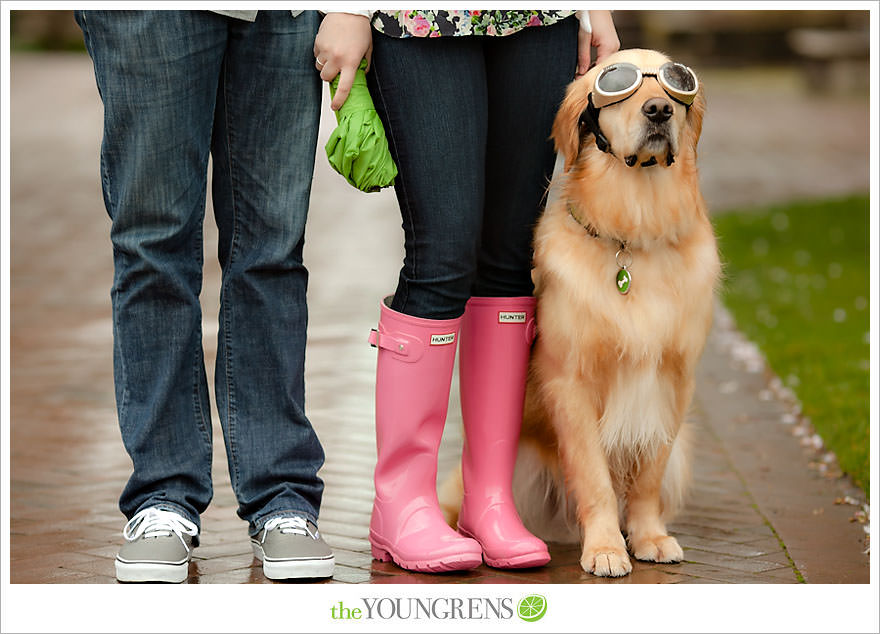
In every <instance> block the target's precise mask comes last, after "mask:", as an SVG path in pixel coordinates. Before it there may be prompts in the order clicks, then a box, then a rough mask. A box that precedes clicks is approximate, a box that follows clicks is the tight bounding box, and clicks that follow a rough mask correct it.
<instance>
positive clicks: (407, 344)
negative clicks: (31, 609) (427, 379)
mask: <svg viewBox="0 0 880 634" xmlns="http://www.w3.org/2000/svg"><path fill="white" fill-rule="evenodd" d="M369 341H370V345H371V346H373V347H374V348H380V349H382V350H387V351H389V352H392V353H394V355H395V357H397V358H399V359H400V360H401V361H408V362H410V363H412V362H414V361H418V360H419V359H420V358H421V357H422V353H423V352H424V346H423V345H422V343H421V342H420V341H419V340H418V339H413V338H409V337H407V336H406V335H404V334H402V333H396V334H389V333H387V332H379V331H378V330H376V329H375V328H373V329H372V330H371V331H370V337H369Z"/></svg>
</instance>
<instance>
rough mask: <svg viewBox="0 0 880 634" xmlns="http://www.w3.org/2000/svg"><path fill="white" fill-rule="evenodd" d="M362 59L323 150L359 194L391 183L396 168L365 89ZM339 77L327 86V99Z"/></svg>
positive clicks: (383, 132) (374, 109)
mask: <svg viewBox="0 0 880 634" xmlns="http://www.w3.org/2000/svg"><path fill="white" fill-rule="evenodd" d="M366 67H367V60H366V59H365V60H363V61H362V62H361V64H360V66H359V67H358V69H357V73H356V74H355V77H354V84H353V85H352V87H351V92H350V93H349V95H348V99H346V100H345V103H344V104H343V105H342V107H341V108H340V109H339V110H337V111H336V122H337V126H336V129H335V130H333V133H332V134H331V135H330V139H329V140H328V141H327V145H326V146H324V149H325V150H326V151H327V158H328V159H329V161H330V165H332V166H333V169H335V170H336V171H337V172H339V173H340V174H342V175H343V176H344V177H345V180H347V181H348V182H349V183H351V184H352V185H353V186H355V187H357V188H358V189H360V190H361V191H365V192H376V191H379V190H380V189H382V188H383V187H388V186H389V185H393V184H394V177H395V176H397V166H396V165H395V164H394V160H393V159H392V158H391V154H390V152H389V151H388V139H386V138H385V129H384V128H383V127H382V122H381V121H380V120H379V115H378V114H377V113H376V108H375V107H374V106H373V100H372V99H371V98H370V91H369V90H368V89H367V76H366V75H365V73H364V71H365V69H366ZM338 84H339V76H338V75H337V76H336V78H335V79H334V80H333V81H332V82H331V83H330V96H331V97H332V96H333V95H335V94H336V87H337V85H338Z"/></svg>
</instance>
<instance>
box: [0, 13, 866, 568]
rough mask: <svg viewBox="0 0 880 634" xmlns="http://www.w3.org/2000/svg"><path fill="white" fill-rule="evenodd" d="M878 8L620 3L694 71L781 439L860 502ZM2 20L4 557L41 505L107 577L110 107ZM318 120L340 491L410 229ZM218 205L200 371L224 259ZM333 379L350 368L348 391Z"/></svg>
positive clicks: (27, 25)
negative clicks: (656, 7)
mask: <svg viewBox="0 0 880 634" xmlns="http://www.w3.org/2000/svg"><path fill="white" fill-rule="evenodd" d="M872 19H873V20H876V14H874V15H872V14H871V13H869V11H868V10H847V11H834V10H813V11H777V10H773V11H757V10H740V11H626V10H618V11H615V13H614V20H615V23H616V25H617V28H618V32H619V35H620V40H621V43H622V46H623V47H625V48H634V47H644V48H656V49H660V50H662V51H664V52H666V53H667V54H669V55H670V56H671V57H672V58H673V59H676V60H678V61H681V62H683V63H686V64H687V65H689V66H691V67H692V68H694V70H695V71H696V72H697V74H698V75H699V76H700V78H701V81H702V83H703V86H704V88H705V91H706V94H707V99H708V111H707V116H706V119H705V123H704V128H703V136H702V139H701V141H700V177H701V184H702V187H703V191H704V194H705V197H706V199H707V202H708V204H709V207H710V210H711V213H712V220H713V223H714V224H715V227H716V233H717V235H718V238H719V244H720V248H721V253H722V258H723V260H724V262H725V280H724V283H723V287H722V289H721V302H722V303H723V306H724V307H725V310H727V311H729V312H730V314H731V315H732V316H733V318H734V319H735V322H736V326H737V327H738V328H739V329H740V330H741V331H742V332H743V333H744V334H745V335H746V336H747V337H748V338H749V339H750V340H752V341H753V342H755V343H756V344H757V345H758V347H759V348H760V350H761V352H762V353H763V355H764V356H766V358H767V361H768V365H769V368H770V374H768V377H767V383H768V385H770V386H771V387H773V389H774V390H775V391H776V393H777V394H779V395H783V396H785V397H786V398H789V399H791V400H792V401H794V402H796V403H797V405H796V408H795V410H794V411H795V418H796V421H795V420H792V421H791V422H797V425H793V426H792V429H795V428H797V429H799V430H801V431H800V432H799V433H798V434H795V435H796V436H799V438H796V439H795V440H793V442H802V443H804V444H808V443H812V444H813V445H814V446H815V447H814V448H815V449H817V450H821V453H818V454H817V458H816V459H815V460H813V461H811V463H810V468H813V469H817V470H821V471H822V473H823V474H825V475H827V477H833V478H845V479H847V480H848V481H851V482H853V483H855V484H856V485H857V486H858V487H860V489H861V491H862V492H864V497H865V499H867V498H868V496H869V495H870V482H869V481H870V477H869V402H868V401H869V373H870V364H869V351H870V347H869V329H870V328H869V312H870V311H869V306H870V299H871V295H870V288H869V273H870V272H869V262H868V257H869V237H868V236H869V235H870V233H869V210H870V209H874V210H875V213H876V203H874V202H872V201H871V200H870V198H869V190H870V186H871V183H870V174H872V173H874V172H872V171H871V166H870V133H871V130H870V121H871V119H870V117H871V104H870V103H869V88H870V74H869V52H870V44H871V43H870V37H869V26H870V22H871V20H872ZM10 29H11V49H12V50H11V57H10V59H11V62H10V115H11V127H10V130H11V135H10V136H11V138H10V154H11V155H10V159H11V160H10V167H11V189H10V211H11V235H10V244H11V289H10V318H11V335H10V337H11V341H10V353H11V377H10V393H11V459H12V465H11V467H12V468H11V497H12V526H13V537H14V539H13V553H12V557H13V559H15V558H16V556H18V557H24V556H27V557H31V558H32V557H33V555H32V554H31V553H27V552H25V551H26V549H27V548H28V544H29V543H33V542H29V537H31V536H32V533H33V532H34V531H36V530H38V528H39V527H40V526H42V525H43V524H44V523H45V522H46V520H47V518H51V519H52V522H53V525H54V526H55V528H56V529H57V530H60V531H61V533H58V534H57V535H58V536H57V539H56V543H57V546H58V548H59V549H61V550H64V551H67V552H68V555H67V557H68V559H67V560H65V561H68V563H69V565H68V566H67V568H66V572H65V573H64V574H65V575H67V576H66V577H63V578H64V579H67V580H69V581H74V582H93V581H95V580H98V581H100V582H112V579H110V577H109V575H112V573H111V572H108V571H109V568H108V565H109V564H108V563H107V561H106V558H108V557H112V556H114V555H115V551H116V548H117V547H118V545H117V538H118V532H119V530H120V529H121V527H122V517H121V515H120V514H119V512H118V510H117V509H116V507H115V502H116V498H117V497H118V495H119V491H120V490H121V488H122V486H123V485H124V482H125V480H126V479H127V477H128V472H129V469H130V463H129V461H128V458H127V456H126V455H125V453H124V451H123V449H122V443H121V441H120V438H119V432H118V429H117V427H116V412H115V401H114V395H113V385H112V356H111V351H112V327H111V320H110V301H109V289H110V285H111V283H112V259H111V246H110V242H109V220H108V219H107V217H106V213H105V212H104V209H103V203H102V199H101V191H100V179H99V173H98V154H99V148H100V142H101V126H102V119H101V115H102V111H101V104H100V100H99V98H98V94H97V90H96V87H95V82H94V75H93V73H92V68H91V62H90V60H89V58H88V56H87V55H86V53H85V51H84V48H83V45H82V34H81V32H80V31H79V28H78V27H77V25H76V24H75V22H74V20H73V17H72V12H71V11H37V10H34V11H20V10H19V11H12V12H11V15H10ZM325 99H326V96H325ZM874 114H876V112H875V113H874ZM321 125H322V130H321V133H320V137H319V152H318V159H317V164H316V172H315V177H314V182H313V189H312V210H311V211H310V220H309V227H308V236H309V239H307V242H306V255H305V257H306V263H307V264H308V265H309V268H310V271H311V283H310V289H309V303H310V312H311V320H310V329H309V342H310V343H309V346H310V347H309V351H310V352H309V358H308V361H307V363H308V365H307V389H308V401H307V402H308V403H309V415H310V417H311V418H312V420H313V422H314V423H315V425H316V428H317V429H318V431H319V435H320V436H321V439H322V442H324V444H325V445H331V444H333V445H335V444H338V445H339V446H342V447H348V450H343V451H340V452H328V463H327V466H326V467H325V473H326V474H327V476H326V479H327V483H328V492H327V495H326V497H327V499H328V500H342V501H343V502H346V500H347V499H348V498H346V496H347V495H349V493H350V492H351V489H352V485H351V482H352V481H351V480H347V479H346V478H347V477H348V476H350V475H351V474H352V473H353V472H354V471H356V472H357V474H358V476H357V477H358V478H360V477H362V475H363V474H366V475H365V476H364V478H365V479H364V482H362V483H361V484H362V485H364V486H366V487H367V488H368V489H369V486H370V481H369V470H370V465H371V464H372V460H373V459H374V455H369V453H368V455H365V456H360V457H359V456H358V454H357V451H356V450H355V449H354V448H353V447H355V446H357V447H361V448H363V447H368V448H369V450H371V451H374V448H372V443H373V438H372V428H371V424H372V376H373V370H374V364H375V354H374V352H373V351H372V350H371V349H370V348H369V347H368V346H366V344H365V343H364V342H365V340H366V335H367V332H368V330H369V328H370V327H372V325H374V323H375V319H376V317H377V302H378V300H379V298H380V297H381V296H382V295H384V294H386V293H387V292H390V291H391V290H392V288H393V284H394V282H395V280H396V278H397V271H398V269H399V266H400V262H401V259H402V246H401V245H402V232H401V230H400V220H399V215H398V211H397V204H396V200H395V198H394V195H393V192H392V191H391V190H384V191H382V192H380V193H377V194H369V195H365V194H361V193H359V192H356V191H355V190H353V189H352V188H350V187H349V186H347V185H346V184H345V182H344V181H343V180H342V178H341V177H340V176H338V175H337V174H335V173H334V172H332V170H331V169H330V168H329V166H328V165H327V162H326V159H325V158H324V157H322V146H323V143H325V142H326V140H327V138H328V135H329V134H330V131H331V130H332V129H333V127H334V126H335V122H334V120H333V118H332V115H331V114H330V111H329V108H325V109H324V118H323V120H322V124H321ZM874 170H875V171H876V166H874ZM208 206H209V210H208V215H207V216H206V222H205V236H206V243H207V244H206V250H205V253H206V262H205V267H206V268H205V283H204V289H205V290H204V292H203V307H204V311H205V312H204V314H205V329H204V330H205V340H204V341H205V343H204V345H205V352H206V361H207V363H208V373H209V382H210V381H212V377H211V375H212V368H211V364H212V355H214V354H215V352H216V341H215V339H216V314H217V301H218V300H217V289H218V287H219V268H218V267H217V265H216V262H215V261H214V260H215V258H213V257H212V254H213V253H215V252H216V229H215V228H214V226H213V222H212V221H210V220H209V219H210V218H211V212H210V201H208ZM364 236H371V239H369V240H364ZM379 236H381V237H382V239H381V240H380V239H378V237H379ZM212 242H213V243H214V244H213V245H212ZM350 254H357V257H348V256H349V255H350ZM365 262H366V263H369V264H368V266H369V269H368V270H364V264H363V263H365ZM342 376H345V377H349V378H351V383H350V384H348V385H346V386H345V389H340V381H341V378H340V377H342ZM456 391H457V390H455V389H454V390H453V400H454V399H455V398H456V396H455V393H456ZM743 398H755V399H759V398H769V397H767V394H766V393H764V392H762V393H761V394H757V393H756V394H747V395H743ZM455 410H456V408H455V403H454V402H453V404H452V406H451V407H450V412H454V411H455ZM214 420H215V427H216V429H215V439H219V438H221V436H220V432H219V425H217V423H216V421H217V418H216V414H215V418H214ZM456 427H457V426H456V425H454V424H453V425H447V430H448V432H449V434H452V435H453V437H452V439H451V440H450V439H445V440H444V443H446V444H447V445H449V444H450V443H451V445H452V448H451V449H449V451H446V452H445V453H444V454H442V455H441V471H443V470H444V469H445V468H448V467H450V466H451V465H453V464H454V463H455V461H456V459H457V453H456V450H455V447H454V445H455V442H460V439H457V438H456V437H455V434H457V433H458V430H457V429H456ZM215 445H216V455H215V469H216V470H217V474H216V477H215V490H216V494H215V502H214V504H213V505H212V509H213V510H211V509H209V513H212V512H214V513H215V516H214V517H213V518H212V525H213V526H219V528H218V529H217V530H224V529H225V527H229V529H230V530H234V531H236V535H238V536H239V537H241V535H239V533H241V532H242V530H243V529H242V527H241V525H240V522H239V521H238V520H237V519H236V518H234V517H230V516H232V515H234V512H233V511H232V509H234V508H235V501H234V498H233V497H232V493H231V490H230V488H229V486H228V475H224V474H225V454H224V453H223V448H222V442H215ZM361 472H363V474H362V473H361ZM357 481H358V482H360V481H359V480H357ZM224 482H225V484H224ZM365 499H366V501H365V502H364V504H365V505H366V507H367V511H366V512H368V505H369V496H368V495H367V496H365ZM347 503H348V504H349V508H351V505H354V504H355V502H354V501H352V500H348V502H347ZM84 506H85V507H87V508H83V507H84ZM218 508H219V509H220V510H221V511H222V512H217V511H216V509H218ZM331 510H332V509H331ZM343 517H348V516H345V515H344V513H343ZM224 522H226V523H225V524H224ZM346 522H348V523H351V520H350V518H349V519H347V520H346ZM346 522H342V524H345V523H346ZM83 526H87V527H89V530H91V531H92V532H91V533H89V534H84V533H83ZM322 528H323V527H322ZM343 532H344V531H343ZM339 539H343V543H344V538H342V537H341V538H339ZM65 540H66V541H65ZM84 545H85V546H88V548H87V549H85V550H83V548H84V547H85V546H84ZM334 547H335V546H334ZM16 548H18V550H16ZM22 549H23V550H22ZM73 551H77V552H73ZM83 553H84V554H83ZM96 558H97V559H101V561H96ZM28 561H29V566H27V567H26V568H22V567H18V568H14V576H13V581H16V580H18V581H22V582H24V581H28V580H30V581H36V582H40V581H41V575H44V578H45V575H46V574H48V573H46V570H49V569H50V568H51V569H52V570H53V571H54V572H53V573H52V574H55V575H57V574H60V573H59V572H58V570H57V565H56V564H57V561H58V557H57V556H56V557H54V558H53V559H51V561H49V560H47V561H44V562H42V567H41V562H40V561H38V560H36V559H29V560H28ZM248 561H249V560H248ZM367 565H369V563H368V564H367ZM15 574H18V575H19V576H18V578H17V579H16V577H15ZM28 575H30V576H28Z"/></svg>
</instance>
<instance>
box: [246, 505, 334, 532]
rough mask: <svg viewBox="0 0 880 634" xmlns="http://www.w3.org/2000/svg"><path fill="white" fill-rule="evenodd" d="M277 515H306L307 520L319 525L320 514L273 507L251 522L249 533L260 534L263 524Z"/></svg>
mask: <svg viewBox="0 0 880 634" xmlns="http://www.w3.org/2000/svg"><path fill="white" fill-rule="evenodd" d="M276 517H304V518H305V519H306V520H308V521H309V522H311V523H312V524H314V525H315V526H317V525H318V516H317V515H315V514H314V513H312V512H311V511H301V510H297V509H289V508H288V509H271V510H267V511H265V512H264V513H263V514H262V515H260V516H259V517H257V519H255V520H254V521H253V523H252V524H251V527H250V530H248V534H249V535H250V536H251V537H256V536H257V535H259V534H260V531H261V530H263V526H265V525H266V522H268V521H269V520H271V519H274V518H276Z"/></svg>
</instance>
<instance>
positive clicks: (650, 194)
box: [444, 49, 720, 576]
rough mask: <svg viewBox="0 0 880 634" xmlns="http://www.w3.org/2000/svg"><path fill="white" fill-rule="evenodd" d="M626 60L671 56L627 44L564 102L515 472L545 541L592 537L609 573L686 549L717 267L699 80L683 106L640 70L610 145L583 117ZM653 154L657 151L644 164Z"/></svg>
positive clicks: (537, 264) (540, 237)
mask: <svg viewBox="0 0 880 634" xmlns="http://www.w3.org/2000/svg"><path fill="white" fill-rule="evenodd" d="M615 61H629V62H632V63H634V64H636V65H637V66H639V67H640V68H643V69H646V68H656V67H658V66H660V65H661V64H662V63H664V62H665V61H668V60H667V58H666V57H665V56H663V55H662V54H660V53H658V52H655V51H648V50H639V49H634V50H625V51H620V52H618V53H616V54H614V55H613V56H610V57H609V58H607V59H605V60H603V62H602V63H601V64H599V65H598V66H596V67H594V68H593V69H592V70H591V71H590V72H588V73H587V74H586V75H585V76H584V77H582V78H580V79H578V80H576V81H574V82H572V84H571V85H570V86H569V88H568V91H567V94H566V97H565V100H564V102H563V104H562V106H561V107H560V109H559V112H558V114H557V117H556V120H555V123H554V126H553V139H554V141H555V144H556V148H557V151H558V152H559V153H560V154H561V155H562V157H563V158H564V160H565V171H564V172H563V173H561V174H560V175H559V176H557V178H556V179H555V181H554V183H553V184H552V185H551V200H550V201H549V202H548V205H547V208H546V210H545V212H544V214H543V216H542V217H541V220H540V221H539V224H538V226H537V228H536V232H535V240H534V246H535V259H534V279H535V287H536V291H535V292H536V295H537V298H538V308H537V324H538V336H537V339H536V341H535V345H534V349H533V352H532V357H531V368H530V378H529V383H528V387H527V393H526V406H525V413H524V420H523V427H522V434H521V438H520V451H519V457H518V462H517V469H516V474H515V477H514V492H515V496H516V500H517V508H518V509H519V512H520V515H521V517H522V519H523V522H524V523H525V525H526V527H527V528H529V529H530V530H532V532H534V533H535V534H536V535H537V536H539V537H541V538H543V539H545V540H548V541H577V540H581V542H582V545H583V551H582V557H581V565H582V567H583V568H584V570H586V571H589V572H592V573H594V574H596V575H602V576H620V575H624V574H627V573H628V572H630V571H631V570H632V565H631V563H630V559H629V556H628V554H627V547H628V548H629V552H631V553H632V554H633V555H634V556H635V557H636V559H640V560H648V561H662V562H673V561H680V560H681V559H682V550H681V548H680V546H679V544H678V542H677V541H676V540H675V538H674V537H671V536H669V535H668V533H667V531H666V525H665V522H666V521H668V518H669V517H670V516H671V515H672V514H673V513H674V512H675V511H676V510H677V509H678V507H679V506H680V505H681V503H682V500H683V497H684V493H685V489H686V482H687V480H688V472H689V469H688V462H689V459H688V451H687V437H686V436H687V433H686V431H687V430H686V426H685V425H684V420H685V417H686V413H687V410H688V408H689V405H690V402H691V398H692V395H693V391H694V373H695V367H696V364H697V361H698V359H699V357H700V354H701V352H702V349H703V346H704V344H705V341H706V336H707V334H708V332H709V328H710V325H711V321H712V307H713V302H714V289H715V286H716V283H717V280H718V277H719V273H720V265H719V259H718V254H717V248H716V243H715V236H714V233H713V230H712V226H711V224H710V222H709V218H708V214H707V209H706V204H705V201H704V199H703V196H702V194H701V192H700V189H699V183H698V174H697V141H698V139H699V137H700V131H701V126H702V119H703V114H704V111H705V101H704V97H703V94H702V90H701V91H700V94H699V95H698V96H697V98H696V100H695V101H694V103H693V104H692V105H691V107H690V108H685V106H683V105H682V104H680V103H677V102H674V101H672V100H671V99H669V97H668V96H667V95H666V93H665V92H664V91H663V89H662V88H661V86H660V85H659V83H658V82H657V81H655V80H654V79H652V78H645V80H644V81H643V83H642V85H641V87H640V88H639V90H638V91H637V92H636V93H635V94H634V95H633V96H631V97H629V98H628V99H626V100H625V101H622V102H619V103H617V104H614V105H611V106H607V107H605V108H603V109H602V110H601V111H600V115H599V124H600V126H601V128H602V131H603V132H604V134H605V136H606V137H607V138H608V140H609V141H610V144H611V148H612V151H613V152H614V155H612V154H608V153H603V152H602V151H600V150H599V149H598V148H597V147H596V144H595V141H594V137H593V135H592V134H585V133H584V132H583V131H582V130H581V129H580V126H579V123H578V122H579V119H580V117H581V113H582V112H583V111H584V110H585V109H586V107H587V104H588V101H587V97H588V94H589V92H590V90H591V88H592V86H593V82H594V80H595V78H596V76H597V75H598V73H599V72H600V70H601V69H602V68H603V67H604V66H606V65H608V64H610V63H613V62H615ZM654 98H660V99H664V100H665V101H666V102H668V103H669V104H671V106H672V108H673V114H672V117H671V118H670V119H669V121H668V124H667V125H666V126H665V127H662V126H661V127H662V130H660V133H659V134H658V128H657V126H655V125H653V124H651V123H649V122H648V119H647V118H646V117H645V115H644V114H643V113H642V111H641V108H642V105H643V104H644V103H645V102H646V101H647V100H649V99H654ZM669 153H671V154H672V155H673V156H674V159H675V160H674V163H672V165H669V166H667V164H666V158H667V155H668V154H669ZM627 156H636V157H637V163H636V165H634V166H633V167H629V166H627V164H626V163H625V162H624V160H623V159H624V157H627ZM652 156H653V157H656V159H657V162H658V164H656V165H653V166H650V167H642V166H640V164H641V163H644V162H649V161H650V159H651V157H652ZM575 216H576V218H577V219H575V218H574V217H575ZM584 225H588V226H589V227H591V229H590V231H589V232H588V231H587V230H586V229H585V228H584ZM619 242H625V243H626V244H627V248H628V249H629V250H630V251H631V253H632V264H631V266H630V267H629V270H630V271H631V273H632V284H631V289H630V291H629V293H628V294H626V295H622V294H620V292H618V288H617V285H616V276H617V272H618V270H619V267H618V265H617V263H616V260H615V254H616V252H617V251H618V249H619V248H620V245H619ZM444 497H446V498H447V501H446V504H445V506H446V509H447V511H449V510H452V507H453V506H454V504H450V503H449V501H448V495H446V496H444ZM623 534H625V535H626V539H624V536H623Z"/></svg>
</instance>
